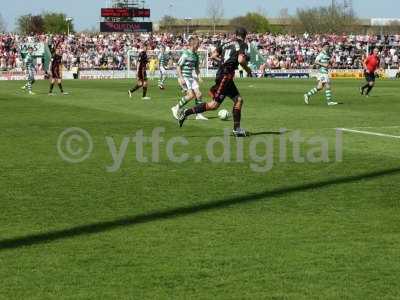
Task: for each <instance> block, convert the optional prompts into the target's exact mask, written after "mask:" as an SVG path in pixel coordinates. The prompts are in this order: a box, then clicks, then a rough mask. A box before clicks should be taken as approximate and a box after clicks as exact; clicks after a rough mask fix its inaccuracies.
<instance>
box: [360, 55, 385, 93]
mask: <svg viewBox="0 0 400 300" xmlns="http://www.w3.org/2000/svg"><path fill="white" fill-rule="evenodd" d="M378 55H379V49H378V48H375V49H374V51H373V52H372V54H371V55H369V56H368V57H367V59H366V60H365V61H364V76H365V79H366V80H367V83H366V84H365V85H364V86H362V87H360V94H361V95H365V96H367V97H368V96H369V93H370V92H371V91H372V89H373V88H374V86H375V79H376V75H375V72H376V70H378V68H379V65H380V59H379V57H378ZM365 90H367V92H366V93H364V91H365Z"/></svg>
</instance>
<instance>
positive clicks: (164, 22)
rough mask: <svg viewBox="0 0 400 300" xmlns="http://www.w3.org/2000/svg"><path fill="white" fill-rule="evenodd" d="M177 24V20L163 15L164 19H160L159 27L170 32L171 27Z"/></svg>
mask: <svg viewBox="0 0 400 300" xmlns="http://www.w3.org/2000/svg"><path fill="white" fill-rule="evenodd" d="M177 23H178V20H177V19H176V18H174V17H171V16H168V15H165V16H164V17H162V19H161V21H160V25H161V26H162V27H164V29H166V30H167V31H171V30H172V27H173V26H175V25H176V24H177Z"/></svg>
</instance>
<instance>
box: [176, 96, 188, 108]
mask: <svg viewBox="0 0 400 300" xmlns="http://www.w3.org/2000/svg"><path fill="white" fill-rule="evenodd" d="M188 102H189V101H188V100H186V98H185V97H182V99H181V100H179V103H178V105H179V108H182V107H184V106H185V105H186V104H187V103H188Z"/></svg>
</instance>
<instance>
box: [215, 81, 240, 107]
mask: <svg viewBox="0 0 400 300" xmlns="http://www.w3.org/2000/svg"><path fill="white" fill-rule="evenodd" d="M233 78H234V74H222V75H220V76H218V77H217V79H216V80H215V85H214V86H213V87H212V88H211V89H210V94H211V95H212V97H213V99H214V101H216V102H218V103H222V102H224V99H225V97H229V98H231V99H232V100H236V99H237V98H238V97H239V96H240V93H239V91H238V89H237V87H236V85H235V82H234V81H233Z"/></svg>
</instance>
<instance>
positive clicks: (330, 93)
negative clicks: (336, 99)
mask: <svg viewBox="0 0 400 300" xmlns="http://www.w3.org/2000/svg"><path fill="white" fill-rule="evenodd" d="M325 95H326V102H331V101H332V92H331V90H326V91H325Z"/></svg>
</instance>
